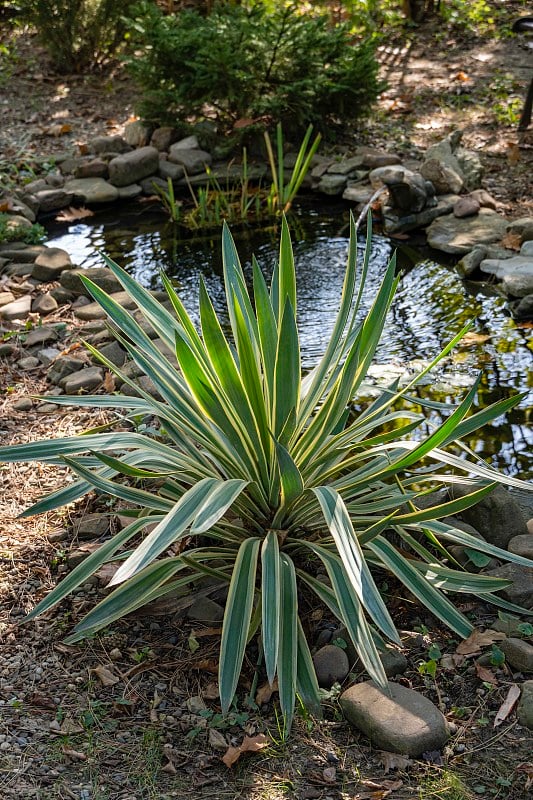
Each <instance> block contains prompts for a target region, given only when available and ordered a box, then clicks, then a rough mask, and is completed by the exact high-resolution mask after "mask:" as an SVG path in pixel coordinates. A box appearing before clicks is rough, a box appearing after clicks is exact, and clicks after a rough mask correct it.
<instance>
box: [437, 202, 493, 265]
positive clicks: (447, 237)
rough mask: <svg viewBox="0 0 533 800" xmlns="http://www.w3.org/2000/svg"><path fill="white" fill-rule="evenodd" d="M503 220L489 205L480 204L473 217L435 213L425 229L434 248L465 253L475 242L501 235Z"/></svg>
mask: <svg viewBox="0 0 533 800" xmlns="http://www.w3.org/2000/svg"><path fill="white" fill-rule="evenodd" d="M506 227H507V221H506V220H505V218H504V217H502V216H500V215H499V214H497V213H496V212H495V211H492V209H490V208H481V209H480V211H479V214H477V215H476V216H475V217H465V218H463V219H458V218H457V217H454V216H453V215H452V214H449V215H448V216H445V217H439V218H438V219H436V220H435V221H434V222H432V223H431V225H430V226H429V228H428V229H427V232H426V233H427V239H428V243H429V245H430V246H431V247H434V248H435V250H442V252H443V253H451V254H452V255H460V256H462V255H465V254H466V253H469V252H470V250H472V249H473V248H474V247H475V246H476V245H478V244H490V243H492V242H497V241H499V239H501V238H502V237H503V236H504V235H505V231H506Z"/></svg>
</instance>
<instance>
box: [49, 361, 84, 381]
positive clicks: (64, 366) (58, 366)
mask: <svg viewBox="0 0 533 800" xmlns="http://www.w3.org/2000/svg"><path fill="white" fill-rule="evenodd" d="M84 366H85V362H83V361H82V360H81V359H80V358H74V356H61V358H58V359H57V361H56V362H55V364H53V366H52V367H51V368H50V369H49V370H48V375H47V378H48V380H49V381H50V383H55V384H57V385H59V384H60V382H61V381H62V380H63V378H66V377H67V375H72V374H73V373H74V372H79V371H80V370H82V369H83V368H84Z"/></svg>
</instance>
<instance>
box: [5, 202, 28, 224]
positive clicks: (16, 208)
mask: <svg viewBox="0 0 533 800" xmlns="http://www.w3.org/2000/svg"><path fill="white" fill-rule="evenodd" d="M2 201H3V202H7V203H8V206H9V210H10V211H11V212H13V213H14V214H20V215H21V216H22V217H25V218H26V219H28V220H29V221H30V222H35V214H34V212H33V211H32V209H31V208H29V206H27V205H26V203H23V202H22V200H20V198H18V197H15V196H11V197H9V196H8V197H3V198H2Z"/></svg>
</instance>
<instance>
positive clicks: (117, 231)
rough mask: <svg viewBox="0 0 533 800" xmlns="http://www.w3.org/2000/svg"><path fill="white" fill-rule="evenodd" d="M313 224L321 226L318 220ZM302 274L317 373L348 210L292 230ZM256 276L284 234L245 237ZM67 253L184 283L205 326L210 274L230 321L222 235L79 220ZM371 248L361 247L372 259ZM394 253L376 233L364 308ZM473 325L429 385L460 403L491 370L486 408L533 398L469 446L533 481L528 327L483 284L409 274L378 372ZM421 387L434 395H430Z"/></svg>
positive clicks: (406, 365)
mask: <svg viewBox="0 0 533 800" xmlns="http://www.w3.org/2000/svg"><path fill="white" fill-rule="evenodd" d="M310 217H311V222H310ZM292 229H293V233H294V234H295V235H294V238H295V244H294V253H295V263H296V269H297V273H298V322H299V329H300V333H301V346H302V358H303V363H304V366H305V367H306V368H310V367H311V366H313V365H314V364H315V363H316V361H317V359H318V358H319V356H320V355H321V354H322V352H323V350H324V347H325V345H326V342H327V340H328V337H329V335H330V333H331V330H332V328H333V324H334V316H335V312H336V310H337V307H338V302H339V298H340V293H341V288H342V282H343V278H344V270H345V265H346V258H347V252H348V240H347V218H346V216H345V214H344V212H342V213H339V214H338V215H336V216H335V215H333V216H330V217H329V218H324V217H322V216H319V215H317V214H315V215H314V218H313V215H309V214H308V213H307V214H306V218H304V217H303V216H302V217H301V218H300V219H298V220H297V223H296V225H293V226H292ZM235 238H236V241H237V249H238V250H239V253H240V255H241V259H242V262H243V267H244V270H245V273H247V274H249V273H250V271H251V256H252V253H254V254H255V255H256V257H257V259H258V261H259V264H260V265H261V267H262V268H263V270H264V272H265V273H266V274H267V275H270V273H271V271H272V269H273V265H274V263H275V260H276V258H277V248H278V231H277V230H276V229H275V228H274V227H272V228H266V229H264V230H262V231H260V232H258V233H256V234H255V236H251V235H250V233H249V232H239V231H236V232H235ZM50 244H53V245H54V246H57V247H63V248H64V249H66V250H67V251H68V252H69V253H70V254H71V256H72V260H73V261H74V262H75V263H77V264H79V265H81V266H84V267H89V266H100V265H102V258H101V255H100V254H99V251H100V252H102V251H103V252H106V253H107V254H108V255H110V256H111V257H112V258H114V259H115V260H116V261H117V262H118V263H120V264H121V266H123V267H124V268H125V269H127V270H128V271H129V272H130V273H131V274H133V275H134V276H135V277H136V279H137V280H138V281H140V282H141V283H142V284H143V285H144V286H146V287H148V288H151V289H155V288H159V286H160V278H159V272H160V271H161V270H165V271H166V272H167V273H168V274H169V275H171V276H172V278H173V279H174V281H175V282H176V285H177V287H178V289H179V292H180V296H181V298H182V300H183V302H184V304H185V306H186V308H187V310H188V311H189V312H190V313H191V315H192V316H193V318H195V319H196V320H197V319H198V278H199V274H200V273H201V274H202V275H203V277H204V280H205V282H206V285H207V288H208V290H209V292H210V295H211V297H212V300H213V304H214V306H215V309H216V310H217V313H219V314H220V315H221V317H222V319H223V321H224V316H225V297H224V289H223V284H222V265H221V255H220V236H219V234H218V233H217V234H216V235H214V236H192V237H189V238H187V239H184V240H182V241H180V242H179V243H178V242H176V239H175V238H174V237H173V236H172V231H171V228H170V227H169V226H168V225H166V224H165V223H164V221H162V220H161V217H160V216H158V215H154V214H153V213H152V212H143V213H140V212H138V211H136V212H135V214H134V215H132V216H126V217H121V219H120V220H117V219H112V218H111V219H109V218H108V219H105V218H102V219H101V220H100V218H99V217H95V221H94V224H92V225H88V224H77V225H72V226H70V227H69V229H68V231H65V230H64V229H63V230H62V231H60V230H58V231H57V232H56V233H55V234H53V240H52V241H51V242H50ZM362 248H363V243H362V242H361V243H360V249H361V255H362ZM390 255H391V245H390V242H389V240H387V239H385V238H383V237H380V236H375V237H374V240H373V248H372V260H371V267H370V274H369V280H368V285H367V288H366V292H365V295H364V297H363V304H362V305H363V308H362V312H363V313H364V311H366V310H367V309H368V308H369V306H370V305H371V303H372V301H373V299H374V296H375V293H376V291H377V288H378V286H379V284H380V281H381V278H382V276H383V273H384V270H385V267H386V264H387V260H388V258H389V257H390ZM471 319H475V320H476V322H475V327H474V329H473V334H471V335H469V336H468V338H467V339H466V340H465V342H464V343H462V344H461V345H460V346H459V347H458V348H457V349H456V351H455V352H454V353H452V354H451V355H450V356H449V357H448V359H446V361H445V363H443V364H442V365H441V366H440V368H439V371H438V373H437V374H436V376H435V377H434V378H432V379H431V380H430V381H429V382H428V383H429V385H427V386H425V387H424V388H423V391H424V393H425V394H426V395H430V396H433V397H434V398H436V399H440V400H445V399H448V400H450V399H452V397H453V396H454V395H455V394H456V393H457V390H458V387H459V388H464V387H466V386H469V385H471V383H472V381H473V380H474V378H475V376H476V375H477V374H478V372H479V371H480V370H482V371H483V379H482V382H481V385H480V390H479V393H478V403H479V405H480V406H486V405H487V404H488V403H490V402H494V401H495V400H497V399H499V398H500V397H504V396H508V395H509V394H512V393H515V392H516V391H524V392H528V396H527V397H525V398H524V399H523V400H522V402H521V403H520V405H519V406H518V407H517V408H515V409H513V410H512V411H511V412H510V414H509V415H508V416H507V418H506V419H505V420H497V421H496V422H495V423H493V425H492V426H490V427H488V428H487V429H485V430H484V431H483V433H482V434H481V435H475V436H473V437H471V438H470V440H469V442H468V444H469V445H470V447H471V448H472V449H473V450H474V451H475V452H477V453H479V455H481V456H483V457H484V458H486V459H487V460H488V461H489V462H491V463H492V464H494V465H495V466H498V467H499V468H501V469H503V470H504V471H506V472H509V473H511V474H520V475H522V476H531V475H533V456H532V453H533V447H532V445H533V434H532V432H531V429H530V428H529V427H528V420H529V416H528V415H529V413H530V409H531V399H532V393H531V386H532V383H533V381H532V377H533V370H532V357H531V351H530V349H529V347H528V340H527V336H526V334H527V331H526V330H525V329H521V328H518V327H516V325H515V323H514V322H513V321H512V320H511V318H510V317H509V316H508V314H507V313H506V312H505V309H504V301H503V300H502V298H500V297H498V296H497V295H492V294H490V293H487V292H486V291H484V290H482V288H481V287H479V286H475V285H471V286H465V284H464V283H463V282H461V281H460V280H459V278H458V277H457V274H456V273H455V271H454V270H453V269H450V268H447V267H444V266H441V265H439V264H437V263H435V262H433V261H420V262H419V263H417V264H416V265H415V266H414V267H413V268H412V269H410V270H409V271H408V272H407V273H406V274H405V275H404V276H403V278H402V280H401V282H400V286H399V290H398V293H397V296H396V299H395V301H394V304H393V307H392V309H391V312H390V314H389V318H388V320H387V325H386V329H385V334H384V336H383V339H382V342H381V343H380V346H379V348H378V350H377V353H376V359H375V361H376V363H377V364H379V365H381V366H380V367H379V368H378V369H377V373H378V374H379V373H382V374H384V373H386V372H387V371H389V372H390V374H398V372H400V373H401V372H405V373H406V374H407V373H408V372H409V370H410V369H411V368H413V367H414V366H416V365H412V362H413V361H417V360H426V359H431V358H433V357H434V356H435V355H436V354H437V352H438V351H439V350H440V349H441V348H442V347H443V346H444V345H445V344H446V343H447V342H448V341H449V340H450V339H451V338H452V337H453V336H454V335H455V334H456V333H457V332H458V331H459V330H460V329H461V328H462V327H463V326H464V325H465V323H467V322H468V321H470V320H471ZM419 391H422V389H421V390H419Z"/></svg>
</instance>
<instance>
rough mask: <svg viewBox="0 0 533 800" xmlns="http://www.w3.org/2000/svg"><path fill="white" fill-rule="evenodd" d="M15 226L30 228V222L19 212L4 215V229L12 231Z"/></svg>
mask: <svg viewBox="0 0 533 800" xmlns="http://www.w3.org/2000/svg"><path fill="white" fill-rule="evenodd" d="M17 228H31V222H30V221H29V219H26V217H23V216H22V215H21V214H8V215H7V217H6V230H8V231H13V230H16V229H17Z"/></svg>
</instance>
